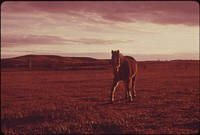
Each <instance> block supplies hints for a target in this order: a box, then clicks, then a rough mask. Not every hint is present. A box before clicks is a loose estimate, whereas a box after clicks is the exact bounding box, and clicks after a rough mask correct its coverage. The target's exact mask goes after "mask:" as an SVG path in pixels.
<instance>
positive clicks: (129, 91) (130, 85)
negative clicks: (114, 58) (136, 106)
mask: <svg viewBox="0 0 200 135" xmlns="http://www.w3.org/2000/svg"><path fill="white" fill-rule="evenodd" d="M128 84H129V87H128V94H129V99H130V101H131V102H132V101H133V97H132V87H133V86H132V79H129V83H128Z"/></svg>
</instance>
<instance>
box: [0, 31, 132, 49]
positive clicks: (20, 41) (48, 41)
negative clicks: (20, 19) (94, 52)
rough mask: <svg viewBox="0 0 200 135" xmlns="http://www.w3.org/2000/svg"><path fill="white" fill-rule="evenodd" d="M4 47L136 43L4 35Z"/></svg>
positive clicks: (46, 36) (47, 36)
mask: <svg viewBox="0 0 200 135" xmlns="http://www.w3.org/2000/svg"><path fill="white" fill-rule="evenodd" d="M1 42H2V46H3V47H13V46H19V45H37V44H38V45H112V44H117V43H127V42H134V41H133V40H127V41H120V40H103V39H95V38H80V39H65V38H62V37H59V36H52V35H32V34H30V35H3V36H2V41H1Z"/></svg>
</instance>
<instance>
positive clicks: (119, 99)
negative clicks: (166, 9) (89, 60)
mask: <svg viewBox="0 0 200 135" xmlns="http://www.w3.org/2000/svg"><path fill="white" fill-rule="evenodd" d="M89 66H90V68H87V70H86V69H84V68H83V69H80V68H79V69H77V68H76V70H72V69H68V70H58V71H55V70H48V71H44V70H43V71H41V70H40V71H37V70H33V71H32V70H31V69H29V70H27V71H23V70H19V69H17V68H12V69H5V68H4V69H2V70H1V131H2V132H3V133H5V134H26V133H27V134H32V133H37V134H40V133H42V134H60V133H61V134H62V133H84V134H87V133H88V134H95V133H97V134H105V133H110V134H114V133H120V134H123V133H126V134H127V133H133V134H157V133H165V134H194V133H198V132H199V122H200V114H199V94H200V93H199V61H168V62H167V61H166V62H159V61H157V62H140V63H139V72H138V77H137V80H136V94H137V96H136V98H135V99H134V102H133V103H130V102H128V101H126V100H125V99H124V97H125V93H124V87H123V85H119V87H118V88H117V91H116V93H115V102H114V103H112V104H110V103H109V98H110V92H111V90H110V89H111V85H112V79H113V72H112V68H111V66H109V65H108V66H107V67H106V68H105V69H103V68H102V69H101V68H94V69H92V66H91V65H89Z"/></svg>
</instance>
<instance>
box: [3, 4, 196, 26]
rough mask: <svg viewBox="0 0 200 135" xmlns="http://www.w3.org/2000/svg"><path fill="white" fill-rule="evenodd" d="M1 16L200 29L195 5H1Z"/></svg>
mask: <svg viewBox="0 0 200 135" xmlns="http://www.w3.org/2000/svg"><path fill="white" fill-rule="evenodd" d="M2 12H3V13H6V12H7V13H13V14H15V13H31V12H38V13H40V12H45V13H50V14H57V15H61V14H70V15H75V16H80V17H84V13H96V14H98V15H99V16H101V17H102V19H104V20H107V21H114V22H134V21H142V22H154V23H159V24H185V25H199V5H198V3H197V2H195V1H148V2H146V1H140V2H135V1H125V2H120V1H115V2H111V1H107V2H100V1H98V2H91V1H89V2H80V1H76V2H66V1H65V2H64V1H60V2H55V1H53V2H4V3H3V5H2Z"/></svg>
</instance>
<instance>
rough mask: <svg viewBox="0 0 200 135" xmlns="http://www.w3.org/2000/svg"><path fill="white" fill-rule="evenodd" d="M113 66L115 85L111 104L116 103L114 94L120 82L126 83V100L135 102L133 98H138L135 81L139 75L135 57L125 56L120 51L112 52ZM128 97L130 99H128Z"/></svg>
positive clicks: (112, 90)
mask: <svg viewBox="0 0 200 135" xmlns="http://www.w3.org/2000/svg"><path fill="white" fill-rule="evenodd" d="M111 53H112V60H111V61H112V66H113V74H114V79H113V84H112V89H111V98H110V100H111V102H113V101H114V93H115V90H116V88H117V86H118V84H119V83H120V82H123V83H124V86H125V89H126V97H125V98H126V99H127V98H128V97H129V100H130V101H131V102H132V101H133V96H134V97H136V92H135V80H136V74H137V62H136V60H135V59H134V58H133V57H130V56H123V55H122V54H121V53H120V52H119V50H116V51H113V50H112V51H111ZM127 96H128V97H127Z"/></svg>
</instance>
